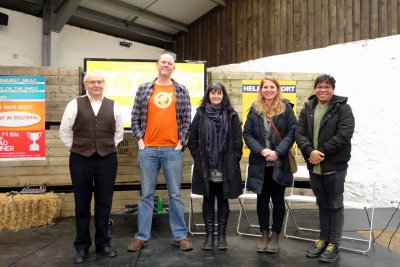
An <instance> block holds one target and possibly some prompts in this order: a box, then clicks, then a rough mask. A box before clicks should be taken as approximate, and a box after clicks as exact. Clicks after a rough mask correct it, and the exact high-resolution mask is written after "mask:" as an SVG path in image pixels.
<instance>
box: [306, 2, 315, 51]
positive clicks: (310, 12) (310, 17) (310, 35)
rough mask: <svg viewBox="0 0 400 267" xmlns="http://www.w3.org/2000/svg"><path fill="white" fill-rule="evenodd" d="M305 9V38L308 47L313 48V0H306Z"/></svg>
mask: <svg viewBox="0 0 400 267" xmlns="http://www.w3.org/2000/svg"><path fill="white" fill-rule="evenodd" d="M307 9H308V12H307V13H308V22H307V25H308V34H307V40H308V48H309V49H312V48H314V47H315V46H314V33H315V22H314V15H315V11H314V0H308V1H307Z"/></svg>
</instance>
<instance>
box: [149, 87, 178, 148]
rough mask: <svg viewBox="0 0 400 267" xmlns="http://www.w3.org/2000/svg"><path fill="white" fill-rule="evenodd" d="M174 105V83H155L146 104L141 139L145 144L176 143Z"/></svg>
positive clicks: (170, 144) (167, 144)
mask: <svg viewBox="0 0 400 267" xmlns="http://www.w3.org/2000/svg"><path fill="white" fill-rule="evenodd" d="M175 105H176V102H175V94H174V84H172V83H171V84H170V85H159V84H155V85H154V91H153V94H152V95H151V97H150V99H149V103H148V104H147V128H146V132H145V135H144V140H143V141H144V144H145V145H146V146H176V145H177V144H178V129H177V125H176V108H175Z"/></svg>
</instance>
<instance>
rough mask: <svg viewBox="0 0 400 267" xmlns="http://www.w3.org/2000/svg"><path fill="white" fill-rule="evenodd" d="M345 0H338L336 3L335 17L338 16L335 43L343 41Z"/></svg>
mask: <svg viewBox="0 0 400 267" xmlns="http://www.w3.org/2000/svg"><path fill="white" fill-rule="evenodd" d="M345 11H346V9H345V0H338V5H337V14H338V16H337V18H338V29H337V36H338V39H337V41H336V42H337V43H339V44H341V43H344V42H345V37H344V35H345Z"/></svg>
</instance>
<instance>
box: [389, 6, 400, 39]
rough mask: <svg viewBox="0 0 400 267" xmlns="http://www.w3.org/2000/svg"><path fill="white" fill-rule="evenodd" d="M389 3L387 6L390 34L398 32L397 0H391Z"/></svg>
mask: <svg viewBox="0 0 400 267" xmlns="http://www.w3.org/2000/svg"><path fill="white" fill-rule="evenodd" d="M390 3H391V5H390V7H389V12H390V31H389V34H390V35H395V34H398V33H399V28H398V21H399V17H398V16H399V13H398V8H399V6H398V1H397V0H392V1H391V2H390Z"/></svg>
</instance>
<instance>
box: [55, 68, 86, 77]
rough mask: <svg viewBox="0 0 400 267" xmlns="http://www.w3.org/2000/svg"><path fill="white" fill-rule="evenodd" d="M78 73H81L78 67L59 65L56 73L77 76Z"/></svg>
mask: <svg viewBox="0 0 400 267" xmlns="http://www.w3.org/2000/svg"><path fill="white" fill-rule="evenodd" d="M80 74H81V71H80V69H79V68H72V67H59V68H58V75H62V76H79V75H80ZM56 75H57V74H56Z"/></svg>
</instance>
